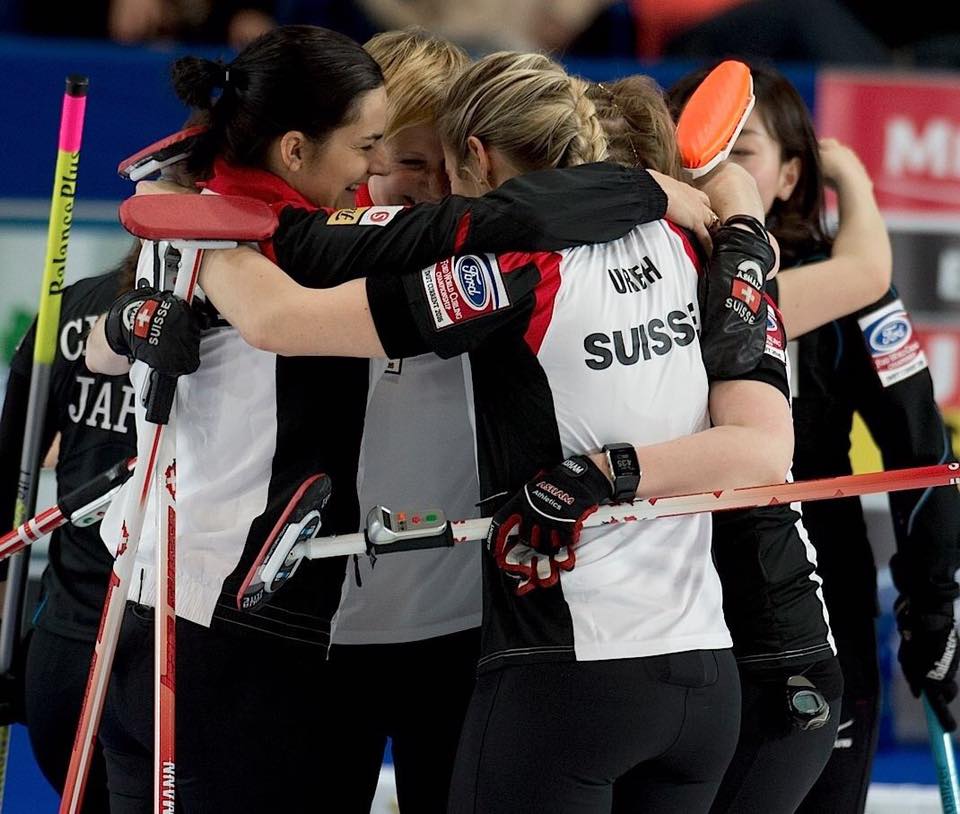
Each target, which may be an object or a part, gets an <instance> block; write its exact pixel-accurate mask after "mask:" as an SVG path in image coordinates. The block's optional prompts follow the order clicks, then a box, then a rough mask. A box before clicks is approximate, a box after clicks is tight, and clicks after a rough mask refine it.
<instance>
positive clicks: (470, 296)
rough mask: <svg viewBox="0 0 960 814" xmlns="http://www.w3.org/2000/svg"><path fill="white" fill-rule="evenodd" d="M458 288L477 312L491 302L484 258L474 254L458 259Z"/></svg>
mask: <svg viewBox="0 0 960 814" xmlns="http://www.w3.org/2000/svg"><path fill="white" fill-rule="evenodd" d="M455 274H456V280H457V288H459V289H460V293H461V294H463V297H464V299H466V301H467V302H469V303H470V305H471V306H472V307H473V308H474V309H475V310H477V311H479V310H480V309H481V308H484V307H485V306H486V305H487V303H488V302H489V301H490V289H489V286H488V285H487V268H486V264H485V263H484V261H483V258H481V257H477V256H475V255H472V254H467V255H464V256H463V257H460V258H458V259H457V265H456V269H455Z"/></svg>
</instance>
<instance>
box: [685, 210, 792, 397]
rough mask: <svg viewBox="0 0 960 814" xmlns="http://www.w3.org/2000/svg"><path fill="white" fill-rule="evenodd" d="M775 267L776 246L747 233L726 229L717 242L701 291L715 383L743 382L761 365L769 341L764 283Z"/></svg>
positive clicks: (707, 361)
mask: <svg viewBox="0 0 960 814" xmlns="http://www.w3.org/2000/svg"><path fill="white" fill-rule="evenodd" d="M774 262H775V256H774V253H773V249H772V248H771V246H770V244H769V243H768V242H767V241H766V240H764V239H763V238H761V237H758V236H757V235H754V234H752V233H750V232H746V231H744V230H743V229H737V228H735V227H723V228H721V229H720V230H719V231H718V232H717V234H716V236H715V237H714V241H713V255H712V256H711V258H710V263H709V265H708V267H707V271H706V273H704V274H701V276H700V285H699V290H698V299H699V301H700V316H701V321H702V324H703V328H702V331H701V335H700V345H701V347H702V349H703V363H704V366H705V367H706V369H707V375H708V376H709V377H710V378H711V379H714V380H717V379H738V378H741V377H742V375H743V374H744V373H748V372H750V371H752V370H754V369H755V368H756V367H757V366H758V365H759V364H760V361H761V359H762V358H763V355H764V348H765V347H766V342H767V303H766V300H765V299H764V296H763V291H764V283H765V281H766V275H767V272H768V271H770V269H772V268H773V264H774Z"/></svg>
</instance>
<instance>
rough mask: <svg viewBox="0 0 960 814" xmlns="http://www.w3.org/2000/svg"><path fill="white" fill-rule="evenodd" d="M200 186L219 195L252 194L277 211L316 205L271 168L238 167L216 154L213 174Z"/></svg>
mask: <svg viewBox="0 0 960 814" xmlns="http://www.w3.org/2000/svg"><path fill="white" fill-rule="evenodd" d="M201 186H204V187H206V188H207V189H209V190H211V191H212V192H216V193H218V194H220V195H242V196H244V197H247V198H256V199H257V200H258V201H263V202H264V203H267V204H269V205H270V208H271V209H273V210H274V211H275V212H277V214H279V213H280V210H281V209H284V208H285V207H288V206H295V207H297V208H298V209H306V210H308V211H310V212H315V211H317V209H318V208H319V207H316V206H314V205H313V204H312V203H310V201H308V200H307V199H306V198H304V197H303V195H301V194H300V193H299V192H297V191H296V190H295V189H294V188H293V187H292V186H290V185H289V184H288V183H287V182H286V181H284V180H283V179H282V178H280V177H279V176H277V175H274V174H273V173H272V172H267V171H266V170H259V169H255V168H253V167H238V166H236V165H234V164H228V163H227V162H226V161H224V160H223V159H222V158H218V159H216V160H215V161H214V164H213V176H212V177H211V178H210V179H209V180H208V181H204V182H203V183H202V184H201Z"/></svg>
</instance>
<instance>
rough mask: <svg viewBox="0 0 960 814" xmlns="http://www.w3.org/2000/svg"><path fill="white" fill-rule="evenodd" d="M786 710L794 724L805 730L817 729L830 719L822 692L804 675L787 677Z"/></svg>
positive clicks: (827, 705) (828, 707) (828, 709)
mask: <svg viewBox="0 0 960 814" xmlns="http://www.w3.org/2000/svg"><path fill="white" fill-rule="evenodd" d="M787 711H788V712H789V713H790V717H791V718H792V719H793V723H794V726H796V727H797V729H800V730H802V731H805V732H806V731H808V730H811V729H819V728H820V727H821V726H823V725H824V724H825V723H827V721H829V720H830V705H829V704H827V700H826V699H825V698H824V697H823V693H821V692H820V690H818V689H817V688H816V687H815V686H814V685H813V683H812V682H811V681H810V679H808V678H805V677H804V676H790V678H788V679H787Z"/></svg>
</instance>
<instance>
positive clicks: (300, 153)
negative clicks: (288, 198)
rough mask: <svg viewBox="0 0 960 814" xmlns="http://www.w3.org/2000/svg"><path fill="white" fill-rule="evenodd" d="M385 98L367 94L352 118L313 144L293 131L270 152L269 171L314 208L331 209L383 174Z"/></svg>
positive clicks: (380, 90)
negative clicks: (348, 195) (346, 195)
mask: <svg viewBox="0 0 960 814" xmlns="http://www.w3.org/2000/svg"><path fill="white" fill-rule="evenodd" d="M386 111H387V94H386V91H385V90H384V89H383V87H379V88H376V89H375V90H371V91H368V92H366V93H364V94H363V95H362V96H360V97H359V98H358V100H357V103H356V115H355V116H354V120H353V121H352V122H350V123H348V124H344V125H343V126H341V127H337V128H336V129H334V130H333V131H332V132H331V133H330V134H329V136H327V138H326V139H324V140H323V141H321V142H320V143H317V142H316V141H315V140H313V139H309V138H306V137H304V136H303V134H302V133H298V132H296V131H293V132H289V133H286V134H284V135H283V136H282V137H281V138H279V139H278V140H277V142H276V143H275V145H274V148H273V154H272V158H271V161H270V170H271V171H272V172H273V173H274V174H276V175H279V176H280V177H281V178H283V180H285V181H286V182H287V183H288V184H290V186H292V187H293V188H294V189H295V190H297V192H299V193H300V194H301V195H303V196H304V197H305V198H306V199H307V200H309V201H310V202H311V203H313V204H314V205H316V206H335V205H336V203H337V199H338V198H339V197H340V196H341V195H343V194H344V193H350V194H351V195H352V193H353V192H356V189H357V187H358V186H359V185H360V184H362V183H364V182H366V181H367V180H368V179H369V177H370V175H371V174H373V173H382V172H384V171H385V169H386V163H385V161H384V156H383V145H382V143H381V141H382V138H383V128H384V122H385V120H386Z"/></svg>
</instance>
